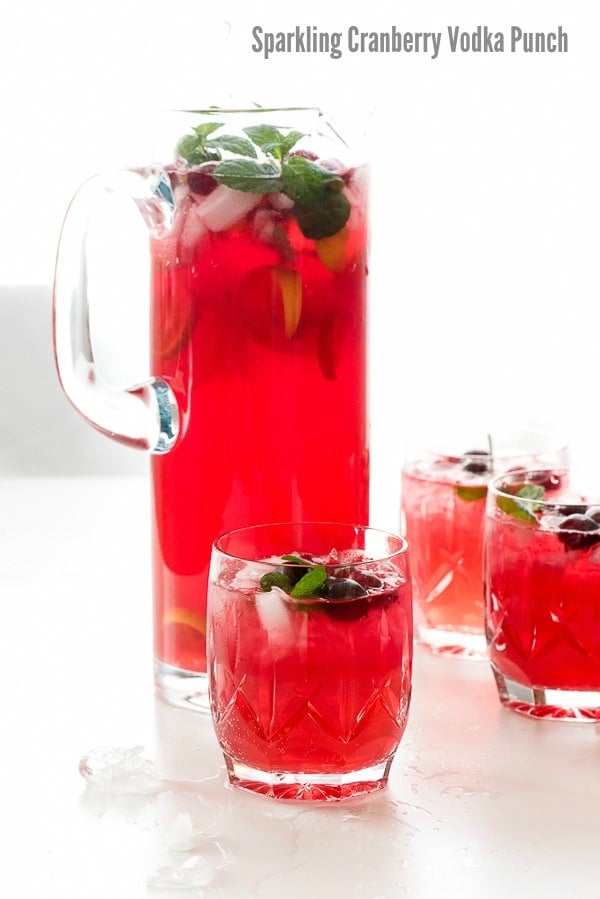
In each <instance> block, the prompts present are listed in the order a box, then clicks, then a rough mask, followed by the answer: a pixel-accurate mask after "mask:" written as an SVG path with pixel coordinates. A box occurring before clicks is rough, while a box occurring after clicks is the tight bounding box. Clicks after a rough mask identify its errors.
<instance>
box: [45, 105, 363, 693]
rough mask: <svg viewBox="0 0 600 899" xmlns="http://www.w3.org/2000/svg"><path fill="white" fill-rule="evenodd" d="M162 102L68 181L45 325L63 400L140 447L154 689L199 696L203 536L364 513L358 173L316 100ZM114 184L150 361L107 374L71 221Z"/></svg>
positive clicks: (89, 214) (92, 209)
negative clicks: (123, 156) (133, 157)
mask: <svg viewBox="0 0 600 899" xmlns="http://www.w3.org/2000/svg"><path fill="white" fill-rule="evenodd" d="M167 121H168V125H167V126H166V130H165V131H164V132H163V133H161V135H160V144H159V145H158V144H157V147H160V148H159V149H157V147H155V148H154V150H153V152H152V153H151V154H149V155H150V156H154V161H153V162H152V163H151V164H148V166H146V167H139V168H135V169H127V170H121V171H117V172H109V173H104V174H101V175H97V176H95V177H94V178H92V179H90V181H88V182H86V184H85V185H83V186H82V188H80V190H79V191H78V193H77V194H76V195H75V197H74V199H73V201H72V203H71V206H70V207H69V210H68V212H67V215H66V218H65V222H64V225H63V228H62V232H61V237H60V243H59V251H58V257H57V265H56V276H55V287H54V343H55V355H56V361H57V368H58V373H59V378H60V382H61V384H62V387H63V389H64V391H65V393H66V394H67V396H68V398H69V399H70V400H71V402H72V403H73V405H74V406H75V407H76V409H77V410H78V411H79V412H80V413H81V414H82V415H83V416H84V418H85V419H86V420H87V421H88V422H89V423H90V424H91V425H93V426H94V427H95V428H97V429H98V430H100V431H102V432H104V433H105V434H107V435H108V436H110V437H112V438H113V439H114V440H117V441H120V442H122V443H125V444H128V445H129V446H132V447H137V448H140V449H143V450H146V451H148V452H149V453H151V454H152V459H151V473H152V496H153V504H152V509H153V523H152V532H153V560H154V561H153V565H154V577H153V585H154V659H155V683H156V689H157V692H158V693H159V694H160V695H162V696H163V697H164V698H165V699H166V700H167V701H169V702H173V703H176V704H180V705H191V706H194V707H199V708H204V709H206V708H207V686H206V685H207V679H206V646H205V623H206V591H207V581H208V566H209V559H210V552H211V546H212V542H213V540H214V539H215V538H216V537H217V536H218V535H219V534H221V533H223V532H225V531H229V530H231V529H233V528H237V527H242V526H246V525H253V524H261V523H266V522H276V521H292V520H295V521H301V520H315V519H319V520H332V521H333V520H335V521H346V522H352V523H356V524H367V523H368V513H369V455H368V420H367V376H366V368H367V347H366V343H367V332H366V317H367V295H366V276H367V241H368V219H367V216H368V210H367V199H368V183H367V171H366V166H365V164H364V160H362V159H357V158H355V156H353V155H352V152H351V150H350V149H349V148H348V146H347V145H346V144H345V143H344V142H343V141H342V140H341V139H340V137H339V136H338V135H337V133H336V132H335V130H334V129H333V128H332V127H331V126H330V124H329V123H328V122H327V120H326V118H325V117H324V116H323V114H322V113H321V112H320V111H319V110H317V109H296V108H292V109H277V110H276V109H263V108H256V109H250V110H224V109H219V108H210V109H208V110H204V111H186V112H181V113H177V114H173V115H170V116H169V117H168V120H167ZM124 196H126V197H131V199H132V201H133V202H135V203H136V204H137V206H138V208H139V210H140V212H141V214H142V216H143V219H144V221H145V223H146V225H147V227H148V249H149V257H150V296H149V304H148V305H149V315H148V320H147V321H140V322H139V328H140V329H148V327H149V329H150V337H149V347H150V359H149V375H150V376H149V377H148V378H147V379H146V380H145V381H144V382H143V383H139V384H133V385H131V386H129V387H126V388H120V387H115V386H114V385H112V384H110V383H109V382H108V381H107V379H106V378H104V379H103V372H102V370H100V368H101V364H100V368H99V366H98V360H99V356H98V354H97V353H96V354H95V348H94V328H93V323H94V313H93V308H94V304H96V303H101V302H102V297H101V296H98V290H97V289H95V285H94V272H95V271H96V270H97V268H96V267H90V266H89V265H88V243H87V235H88V232H89V228H90V223H92V222H93V221H94V216H95V214H96V210H97V208H98V206H99V205H100V204H101V203H104V204H106V198H107V197H115V198H119V200H121V201H122V199H123V197H124ZM111 202H112V201H111ZM119 208H120V207H119V204H117V203H115V204H114V215H118V210H119ZM106 264H107V265H109V264H110V261H109V260H108V259H107V260H106ZM117 327H118V322H115V328H117ZM295 549H298V548H297V547H290V552H293V551H294V550H295Z"/></svg>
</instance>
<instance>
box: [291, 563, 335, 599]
mask: <svg viewBox="0 0 600 899" xmlns="http://www.w3.org/2000/svg"><path fill="white" fill-rule="evenodd" d="M326 580H327V569H326V568H325V566H324V565H315V566H314V568H311V569H310V571H307V572H306V574H305V575H303V576H302V577H301V578H300V580H299V581H298V582H297V583H296V584H294V589H293V590H292V592H291V596H293V597H294V598H299V597H308V596H316V595H317V594H318V592H319V589H320V588H321V587H322V586H323V584H324V583H325V581H326Z"/></svg>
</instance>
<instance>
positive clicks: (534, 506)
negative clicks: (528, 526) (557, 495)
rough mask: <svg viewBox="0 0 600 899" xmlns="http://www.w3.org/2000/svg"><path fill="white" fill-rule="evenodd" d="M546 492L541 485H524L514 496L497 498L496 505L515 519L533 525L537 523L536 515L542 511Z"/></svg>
mask: <svg viewBox="0 0 600 899" xmlns="http://www.w3.org/2000/svg"><path fill="white" fill-rule="evenodd" d="M545 492H546V491H545V489H544V487H542V486H541V485H540V484H523V485H522V486H521V487H519V489H518V490H517V491H516V493H515V494H514V495H513V496H497V497H496V505H497V506H498V508H499V509H501V510H502V511H503V512H505V513H506V514H507V515H512V517H513V518H518V519H519V520H520V521H528V522H530V523H533V522H536V521H537V518H536V516H535V514H534V513H535V512H538V511H539V510H540V509H541V507H542V503H541V500H543V499H544V494H545ZM519 500H524V501H525V502H519Z"/></svg>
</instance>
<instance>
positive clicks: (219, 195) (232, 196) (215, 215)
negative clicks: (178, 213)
mask: <svg viewBox="0 0 600 899" xmlns="http://www.w3.org/2000/svg"><path fill="white" fill-rule="evenodd" d="M262 197H263V195H262V194H252V193H244V192H243V191H241V190H232V188H230V187H226V186H225V185H224V184H219V186H218V187H216V188H215V189H214V190H213V192H212V193H210V194H209V195H208V196H207V197H206V198H205V199H203V200H202V203H198V209H199V210H200V212H199V214H200V215H201V216H202V220H203V221H204V224H205V225H206V227H207V228H208V229H209V230H210V231H225V229H226V228H230V227H231V225H233V224H234V223H235V222H237V220H238V219H241V218H242V217H243V216H244V215H246V213H248V212H250V210H251V209H254V207H255V206H258V204H259V203H260V201H261V200H262Z"/></svg>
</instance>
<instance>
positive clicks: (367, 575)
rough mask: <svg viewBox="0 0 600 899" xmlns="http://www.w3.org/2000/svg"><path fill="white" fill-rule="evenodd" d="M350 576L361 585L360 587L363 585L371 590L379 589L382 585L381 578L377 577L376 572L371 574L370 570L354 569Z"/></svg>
mask: <svg viewBox="0 0 600 899" xmlns="http://www.w3.org/2000/svg"><path fill="white" fill-rule="evenodd" d="M352 577H353V579H354V580H355V581H356V582H357V583H358V584H360V585H361V587H365V589H367V588H369V587H370V588H371V589H372V590H381V588H382V586H383V581H382V580H381V578H378V577H377V575H376V574H372V573H371V572H370V571H361V570H360V569H356V570H355V571H353V572H352Z"/></svg>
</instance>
